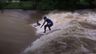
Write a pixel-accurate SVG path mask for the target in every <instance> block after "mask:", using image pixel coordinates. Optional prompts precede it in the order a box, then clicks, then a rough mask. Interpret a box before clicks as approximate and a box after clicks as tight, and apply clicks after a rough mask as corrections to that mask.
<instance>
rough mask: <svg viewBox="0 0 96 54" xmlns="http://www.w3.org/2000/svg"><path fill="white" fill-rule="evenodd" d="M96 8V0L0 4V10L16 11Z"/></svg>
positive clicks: (56, 0)
mask: <svg viewBox="0 0 96 54" xmlns="http://www.w3.org/2000/svg"><path fill="white" fill-rule="evenodd" d="M4 1H5V0H4ZM9 1H11V0H9ZM6 4H7V5H6ZM95 7H96V0H20V2H17V3H16V2H14V3H12V2H9V3H6V2H5V3H4V2H3V3H2V2H0V8H15V9H16V8H19V9H20V8H21V9H35V10H54V9H59V10H74V9H85V8H95Z"/></svg>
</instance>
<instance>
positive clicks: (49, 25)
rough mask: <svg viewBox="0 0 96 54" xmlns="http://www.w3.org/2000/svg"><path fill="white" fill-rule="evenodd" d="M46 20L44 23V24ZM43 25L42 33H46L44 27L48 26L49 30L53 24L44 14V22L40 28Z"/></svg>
mask: <svg viewBox="0 0 96 54" xmlns="http://www.w3.org/2000/svg"><path fill="white" fill-rule="evenodd" d="M46 22H47V24H46V25H44V24H45V23H46ZM43 26H44V33H46V28H47V27H48V28H49V30H51V27H52V26H53V21H52V20H51V19H49V18H47V17H46V16H45V17H44V22H43V24H42V26H41V28H42V27H43Z"/></svg>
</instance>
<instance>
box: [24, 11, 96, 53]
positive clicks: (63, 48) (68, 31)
mask: <svg viewBox="0 0 96 54" xmlns="http://www.w3.org/2000/svg"><path fill="white" fill-rule="evenodd" d="M46 16H47V17H49V18H50V19H52V20H53V22H54V26H53V27H52V30H54V31H47V34H43V28H42V29H41V28H40V27H39V26H37V27H35V28H36V29H37V31H36V34H37V36H40V38H38V39H37V40H36V41H34V42H33V43H32V45H31V46H29V47H28V48H26V49H25V51H24V53H25V54H96V12H95V11H91V10H77V11H74V12H64V11H62V12H50V13H49V14H47V15H46ZM42 21H43V20H41V21H40V23H42ZM35 25H36V24H32V26H35ZM40 34H42V35H40Z"/></svg>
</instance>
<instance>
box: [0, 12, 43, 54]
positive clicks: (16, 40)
mask: <svg viewBox="0 0 96 54" xmlns="http://www.w3.org/2000/svg"><path fill="white" fill-rule="evenodd" d="M36 14H37V15H36ZM43 14H44V13H43ZM43 14H42V13H41V12H36V11H22V10H5V12H4V13H3V14H1V13H0V54H19V53H20V52H21V51H23V50H24V49H25V48H26V47H27V46H28V45H30V44H31V43H32V42H33V41H34V40H35V39H36V38H38V37H36V35H35V31H36V29H35V28H33V27H31V26H30V25H29V24H30V23H33V22H35V21H37V20H38V19H37V18H38V17H39V19H40V17H41V16H42V15H43ZM37 16H38V17H37Z"/></svg>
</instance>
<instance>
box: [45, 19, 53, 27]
mask: <svg viewBox="0 0 96 54" xmlns="http://www.w3.org/2000/svg"><path fill="white" fill-rule="evenodd" d="M45 22H47V24H46V25H47V26H49V27H51V26H53V22H52V21H51V20H50V19H46V20H45Z"/></svg>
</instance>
